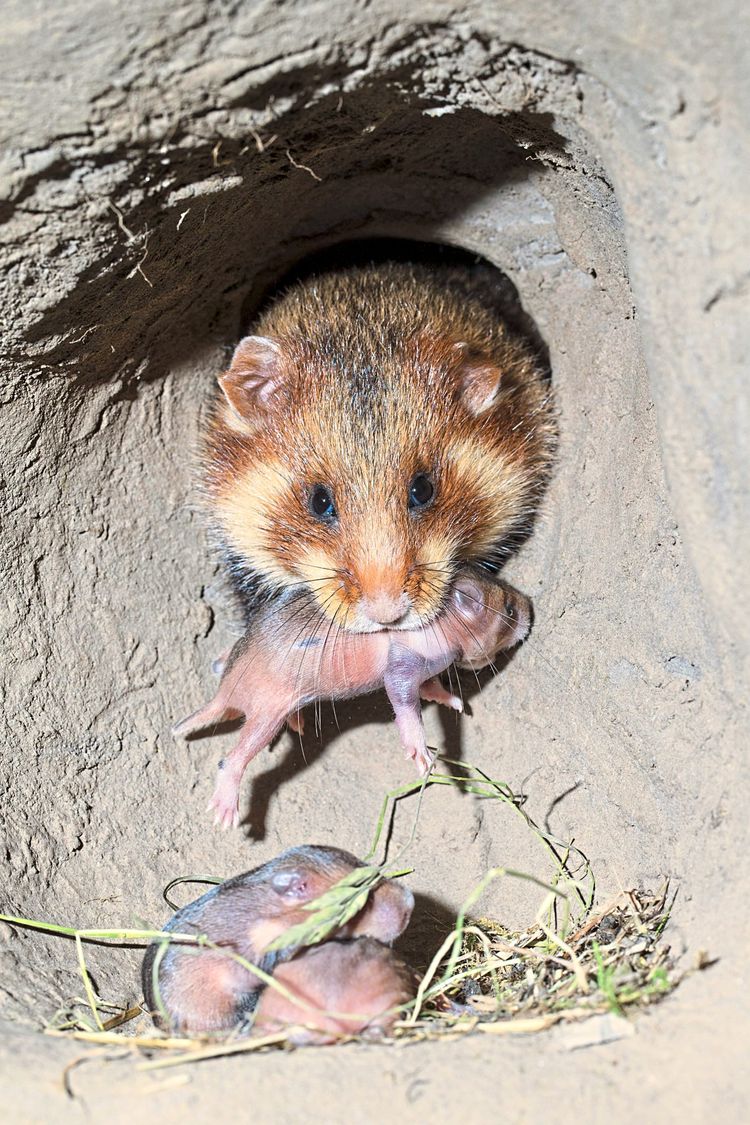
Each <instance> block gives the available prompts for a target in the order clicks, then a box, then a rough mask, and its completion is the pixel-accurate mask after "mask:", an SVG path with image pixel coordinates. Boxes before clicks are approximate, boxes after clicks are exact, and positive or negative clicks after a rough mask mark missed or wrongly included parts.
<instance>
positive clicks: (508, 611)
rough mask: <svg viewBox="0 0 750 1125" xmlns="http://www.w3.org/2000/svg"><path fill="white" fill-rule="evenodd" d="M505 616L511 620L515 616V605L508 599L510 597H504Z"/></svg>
mask: <svg viewBox="0 0 750 1125" xmlns="http://www.w3.org/2000/svg"><path fill="white" fill-rule="evenodd" d="M505 616H506V617H507V618H509V619H510V620H511V621H512V620H513V618H514V617H515V616H516V607H515V606H514V605H513V602H512V601H511V600H510V598H506V599H505Z"/></svg>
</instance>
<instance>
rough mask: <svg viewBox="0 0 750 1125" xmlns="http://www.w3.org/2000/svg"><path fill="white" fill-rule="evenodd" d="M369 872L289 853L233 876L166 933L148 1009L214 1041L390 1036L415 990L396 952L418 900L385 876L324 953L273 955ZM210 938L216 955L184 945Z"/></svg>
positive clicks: (150, 968) (151, 971)
mask: <svg viewBox="0 0 750 1125" xmlns="http://www.w3.org/2000/svg"><path fill="white" fill-rule="evenodd" d="M361 866H362V864H361V863H360V861H359V860H358V859H356V858H355V857H354V856H353V855H350V854H349V852H345V851H341V850H340V849H339V848H331V847H318V846H314V845H307V846H303V847H297V848H289V849H288V850H287V851H285V852H283V853H282V854H281V855H280V856H277V858H276V859H273V860H270V861H269V862H268V863H264V864H263V865H262V866H261V867H258V868H256V869H255V870H254V871H249V872H247V873H245V874H244V875H237V876H235V878H233V879H228V880H227V881H226V882H224V883H221V884H220V885H219V886H218V887H215V888H214V889H213V890H210V891H208V893H207V894H204V895H203V896H202V897H201V898H199V899H197V900H196V901H195V902H192V903H190V904H189V905H188V906H185V907H183V908H182V910H178V912H177V913H176V914H175V915H174V916H173V917H172V918H171V919H170V921H169V922H168V923H167V925H166V926H165V927H164V929H165V931H167V932H169V933H172V934H174V935H175V938H174V940H172V941H170V943H169V944H168V945H167V946H164V944H163V943H160V942H158V941H157V942H154V943H152V944H151V945H150V946H149V948H148V950H147V952H146V956H145V958H144V961H143V970H142V979H143V991H144V996H145V1000H146V1005H147V1007H148V1008H149V1010H150V1011H151V1013H152V1015H153V1016H154V1019H155V1021H156V1023H157V1024H158V1026H160V1027H162V1028H163V1029H164V1030H166V1031H169V1032H172V1033H174V1034H189V1035H197V1036H200V1035H210V1034H215V1033H222V1032H229V1031H232V1030H236V1029H242V1028H243V1026H247V1025H249V1024H250V1022H251V1021H252V1028H253V1032H256V1033H257V1032H261V1033H265V1032H271V1031H277V1030H280V1029H282V1028H284V1029H286V1028H294V1029H295V1030H293V1031H291V1032H290V1040H291V1041H292V1042H293V1043H297V1044H304V1043H329V1042H333V1041H334V1040H335V1039H336V1038H338V1037H340V1036H342V1035H355V1034H361V1033H363V1032H364V1033H369V1034H386V1033H388V1032H389V1031H390V1030H391V1029H392V1027H393V1024H394V1022H395V1020H396V1019H397V1018H398V1011H397V1009H398V1008H399V1005H402V1004H404V1003H406V1002H407V1001H408V1000H410V999H412V997H413V996H414V993H415V988H416V981H415V978H414V974H413V973H412V971H411V970H410V969H409V967H408V966H407V965H406V964H405V963H404V962H403V961H402V960H401V959H400V958H398V957H397V956H396V955H395V954H394V953H393V952H392V950H391V949H390V948H389V946H390V944H391V943H392V942H393V941H394V940H395V939H396V938H397V937H398V936H399V935H400V934H401V933H403V931H404V930H405V929H406V926H407V925H408V922H409V919H410V917H411V912H412V909H413V906H414V898H413V896H412V894H411V891H409V890H408V889H407V888H406V887H404V886H402V885H401V884H400V883H395V882H393V881H391V880H389V879H383V880H382V881H381V882H380V883H379V884H378V885H377V886H376V887H375V889H374V890H373V891H371V892H370V895H369V897H368V900H367V903H366V905H365V906H364V907H363V908H362V910H360V911H359V913H358V914H356V915H355V916H354V917H353V918H351V919H350V920H349V921H348V922H347V923H346V924H345V925H344V926H343V927H342V928H341V929H339V930H338V931H337V932H336V933H335V934H334V936H333V938H332V939H330V940H327V941H325V942H323V943H322V944H320V945H315V946H309V947H304V948H301V949H300V948H298V947H295V946H289V947H287V948H285V949H282V950H280V951H274V952H270V953H269V952H268V946H269V945H270V944H271V943H272V942H273V941H274V940H275V939H276V938H278V937H279V936H280V935H281V934H283V933H284V932H285V931H287V930H288V929H290V928H291V927H292V926H295V925H297V924H298V923H300V922H303V921H306V920H308V919H309V918H310V914H309V912H307V911H305V909H304V907H305V905H306V904H307V903H310V902H312V900H313V899H316V898H318V897H319V896H320V895H322V894H324V893H325V892H326V891H328V890H330V888H331V887H332V886H333V885H334V884H335V883H338V882H339V880H340V879H342V878H343V877H344V876H345V875H348V874H349V873H350V872H352V871H354V870H355V868H357V867H361ZM201 934H202V935H205V936H206V937H207V938H208V940H209V941H210V942H211V943H212V945H215V946H217V947H219V948H217V949H211V948H206V947H201V946H197V945H194V944H186V943H184V942H180V939H179V937H178V936H177V935H188V936H189V935H195V936H198V935H201ZM227 954H237V955H239V956H240V957H242V958H243V959H245V960H246V961H249V962H250V963H251V964H253V965H255V966H256V967H257V968H259V969H261V970H262V971H263V972H265V973H273V977H274V979H275V980H276V981H278V982H279V983H280V984H281V985H283V986H284V988H285V989H286V990H287V992H286V993H282V992H281V991H279V990H277V989H275V988H274V987H273V986H272V985H265V986H264V985H263V982H262V981H261V980H260V978H259V977H258V976H256V975H254V974H253V973H252V972H251V971H250V970H249V969H247V968H246V967H245V966H244V965H242V964H240V963H239V962H238V961H236V960H234V959H233V958H232V957H231V956H228V955H227Z"/></svg>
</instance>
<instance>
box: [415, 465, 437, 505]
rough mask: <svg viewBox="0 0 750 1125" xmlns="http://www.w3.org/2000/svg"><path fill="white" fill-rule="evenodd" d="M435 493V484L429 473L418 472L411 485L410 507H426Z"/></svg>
mask: <svg viewBox="0 0 750 1125" xmlns="http://www.w3.org/2000/svg"><path fill="white" fill-rule="evenodd" d="M434 495H435V485H434V484H433V483H432V480H431V479H430V477H428V475H427V473H417V475H416V476H415V477H414V480H413V481H412V482H411V484H410V485H409V507H410V508H426V507H427V505H428V504H429V503H430V501H431V500H432V498H433V497H434Z"/></svg>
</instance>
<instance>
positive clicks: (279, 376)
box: [219, 336, 285, 421]
mask: <svg viewBox="0 0 750 1125" xmlns="http://www.w3.org/2000/svg"><path fill="white" fill-rule="evenodd" d="M283 360H284V356H283V352H282V348H281V344H280V343H279V342H278V340H273V339H271V337H270V336H245V338H244V339H243V340H240V342H239V344H238V345H237V347H236V348H235V352H234V355H233V356H232V362H231V364H230V367H229V370H228V371H225V372H224V374H223V375H220V376H219V386H220V387H221V389H222V391H223V392H224V395H225V397H226V400H227V402H228V403H229V405H230V406H231V408H232V410H233V411H234V412H235V414H236V415H238V417H239V418H241V419H242V421H253V420H254V419H255V418H256V417H257V416H258V414H259V413H262V412H264V411H268V410H272V409H273V408H274V407H275V406H276V405H277V404H278V402H279V399H280V398H282V397H283V391H284V388H285V382H284V379H285V370H284V362H283Z"/></svg>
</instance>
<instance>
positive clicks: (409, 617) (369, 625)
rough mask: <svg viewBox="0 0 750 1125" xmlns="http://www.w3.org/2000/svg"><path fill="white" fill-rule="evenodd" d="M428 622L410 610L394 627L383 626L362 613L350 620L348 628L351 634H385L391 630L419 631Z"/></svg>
mask: <svg viewBox="0 0 750 1125" xmlns="http://www.w3.org/2000/svg"><path fill="white" fill-rule="evenodd" d="M425 624H426V622H425V621H424V619H423V618H421V617H420V616H419V614H418V613H417V612H416V610H413V609H410V610H409V612H408V613H405V614H404V616H403V617H401V618H399V620H398V621H395V622H394V623H393V624H392V625H381V623H380V622H379V621H371V620H370V618H369V617H365V616H364V614H362V613H357V614H355V615H353V616H352V617H350V618H349V620H348V622H347V625H346V628H347V631H348V632H350V633H385V632H387V631H390V630H392V629H393V630H399V629H419V628H420V627H421V626H422V625H425Z"/></svg>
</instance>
